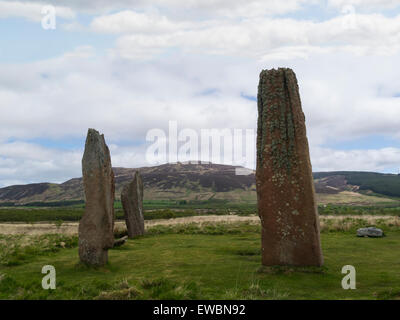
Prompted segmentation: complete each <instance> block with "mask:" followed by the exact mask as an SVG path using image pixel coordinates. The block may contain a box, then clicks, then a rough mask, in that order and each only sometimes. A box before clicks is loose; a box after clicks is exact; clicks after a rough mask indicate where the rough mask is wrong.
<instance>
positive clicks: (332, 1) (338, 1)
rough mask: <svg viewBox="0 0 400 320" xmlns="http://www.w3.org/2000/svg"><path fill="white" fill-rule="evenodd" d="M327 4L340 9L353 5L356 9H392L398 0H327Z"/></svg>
mask: <svg viewBox="0 0 400 320" xmlns="http://www.w3.org/2000/svg"><path fill="white" fill-rule="evenodd" d="M328 4H329V5H330V6H333V7H336V8H340V9H343V8H345V7H346V6H347V7H348V6H354V7H355V8H357V9H358V8H360V9H368V10H371V9H374V10H381V9H393V8H396V7H398V6H399V5H400V4H399V1H398V0H329V1H328Z"/></svg>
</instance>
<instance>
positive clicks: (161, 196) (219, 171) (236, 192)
mask: <svg viewBox="0 0 400 320" xmlns="http://www.w3.org/2000/svg"><path fill="white" fill-rule="evenodd" d="M238 168H240V167H236V166H228V165H220V164H210V163H207V164H205V163H201V164H195V163H185V164H184V163H175V164H164V165H160V166H155V167H143V168H138V169H129V168H113V170H114V173H115V181H116V199H119V197H120V193H121V190H122V188H123V186H124V185H125V184H126V183H129V182H130V181H131V179H132V177H133V173H134V171H135V170H139V171H140V173H141V174H142V177H143V181H144V188H145V200H188V201H190V200H210V199H225V200H229V201H234V202H255V201H256V192H255V175H254V172H251V171H250V174H248V175H236V174H235V172H236V170H237V169H238ZM314 179H315V180H314V181H315V189H316V192H317V198H318V201H319V203H330V202H332V201H333V200H332V201H331V199H335V200H334V202H338V201H339V202H343V203H348V202H349V203H357V202H360V201H361V202H362V201H364V200H369V201H371V202H376V201H393V200H391V199H386V198H382V196H380V195H384V196H388V197H400V175H394V174H381V173H372V172H351V171H341V172H317V173H314ZM368 194H371V195H368ZM375 194H379V195H378V196H379V197H377V196H376V195H375ZM365 197H367V198H365ZM345 198H346V199H345ZM83 199H84V193H83V186H82V178H74V179H71V180H68V181H66V182H64V183H61V184H55V183H35V184H28V185H17V186H9V187H5V188H1V189H0V204H3V205H5V204H26V203H31V202H60V201H78V200H83Z"/></svg>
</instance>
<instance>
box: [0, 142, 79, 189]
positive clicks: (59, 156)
mask: <svg viewBox="0 0 400 320" xmlns="http://www.w3.org/2000/svg"><path fill="white" fill-rule="evenodd" d="M81 157H82V156H81V152H79V151H67V150H55V149H48V148H44V147H42V146H40V145H36V144H32V143H26V142H21V141H18V142H12V143H0V177H1V178H0V187H1V186H6V185H11V184H25V183H30V182H32V183H33V182H64V181H65V180H67V179H69V178H71V177H74V176H80V170H81V169H80V162H81Z"/></svg>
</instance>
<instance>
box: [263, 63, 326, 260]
mask: <svg viewBox="0 0 400 320" xmlns="http://www.w3.org/2000/svg"><path fill="white" fill-rule="evenodd" d="M256 185H257V198H258V213H259V216H260V219H261V224H262V263H263V265H267V266H270V265H298V266H321V265H322V264H323V257H322V251H321V244H320V234H319V219H318V213H317V207H316V202H315V195H314V194H315V191H314V183H313V178H312V170H311V163H310V155H309V149H308V141H307V136H306V126H305V118H304V114H303V111H302V108H301V101H300V95H299V89H298V85H297V79H296V75H295V73H294V72H293V71H292V70H291V69H286V68H279V69H278V70H275V69H272V70H263V71H262V72H261V74H260V82H259V86H258V128H257V170H256Z"/></svg>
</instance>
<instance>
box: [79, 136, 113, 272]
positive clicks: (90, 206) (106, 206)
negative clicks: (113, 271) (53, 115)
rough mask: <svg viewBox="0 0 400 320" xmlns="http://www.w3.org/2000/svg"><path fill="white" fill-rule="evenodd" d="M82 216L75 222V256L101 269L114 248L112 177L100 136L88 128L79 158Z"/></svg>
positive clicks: (108, 157)
mask: <svg viewBox="0 0 400 320" xmlns="http://www.w3.org/2000/svg"><path fill="white" fill-rule="evenodd" d="M82 174H83V186H84V190H85V199H86V203H85V213H84V214H83V216H82V219H81V221H80V222H79V257H80V260H81V261H82V262H84V263H86V264H90V265H94V266H101V265H104V264H106V263H107V261H108V249H110V248H112V247H113V246H114V233H113V231H114V230H113V229H114V194H115V185H114V174H113V171H112V169H111V157H110V151H109V149H108V147H107V145H106V143H105V141H104V135H100V134H99V132H97V131H96V130H94V129H89V131H88V134H87V138H86V144H85V152H84V154H83V158H82Z"/></svg>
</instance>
